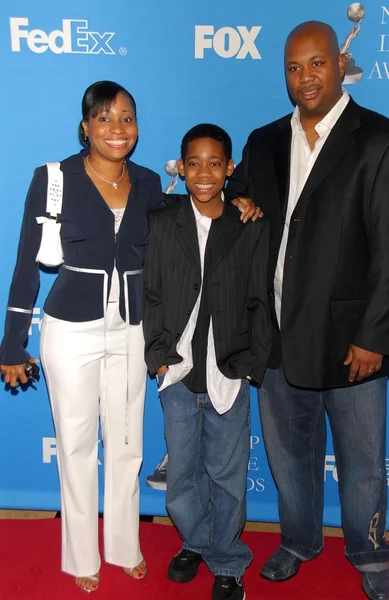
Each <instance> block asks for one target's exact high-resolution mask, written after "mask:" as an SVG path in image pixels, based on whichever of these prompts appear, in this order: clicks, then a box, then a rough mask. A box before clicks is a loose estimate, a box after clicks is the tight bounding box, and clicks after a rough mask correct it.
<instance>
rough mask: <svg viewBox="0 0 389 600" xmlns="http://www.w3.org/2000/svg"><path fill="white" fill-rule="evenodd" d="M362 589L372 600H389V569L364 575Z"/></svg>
mask: <svg viewBox="0 0 389 600" xmlns="http://www.w3.org/2000/svg"><path fill="white" fill-rule="evenodd" d="M362 589H363V591H364V592H365V594H366V596H367V597H368V598H370V600H389V569H386V570H385V571H378V572H377V573H370V572H367V571H366V572H365V573H363V574H362Z"/></svg>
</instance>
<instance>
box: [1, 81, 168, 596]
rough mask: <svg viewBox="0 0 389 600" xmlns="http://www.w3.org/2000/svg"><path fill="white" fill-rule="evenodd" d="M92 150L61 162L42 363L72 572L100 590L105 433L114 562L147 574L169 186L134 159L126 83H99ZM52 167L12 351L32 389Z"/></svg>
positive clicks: (5, 347)
mask: <svg viewBox="0 0 389 600" xmlns="http://www.w3.org/2000/svg"><path fill="white" fill-rule="evenodd" d="M82 114H83V119H82V122H81V124H80V131H79V133H80V139H81V143H82V144H83V145H84V147H85V148H86V149H84V150H83V151H82V152H81V153H80V154H77V155H74V156H70V157H69V158H67V159H65V160H64V161H62V163H61V170H62V171H63V181H64V183H63V204H62V213H61V214H60V215H58V221H59V222H60V223H61V230H60V235H61V242H62V248H63V254H64V264H63V265H62V266H61V267H60V269H59V273H58V277H57V279H56V280H55V282H54V285H53V287H52V288H51V291H50V293H49V295H48V298H47V300H46V303H45V306H44V312H45V314H44V317H43V323H42V329H41V360H42V365H43V368H44V372H45V376H46V381H47V386H48V391H49V395H50V402H51V408H52V413H53V419H54V424H55V430H56V435H57V458H58V469H59V478H60V484H61V516H62V569H63V570H64V571H65V572H67V573H70V574H71V575H73V576H74V577H75V581H76V584H77V585H78V586H79V587H80V588H81V589H83V590H85V591H88V592H91V591H94V590H96V589H97V587H98V583H99V578H100V556H99V550H98V529H97V528H98V473H97V464H98V459H97V447H98V423H99V417H100V418H101V428H102V434H103V444H104V472H105V476H104V481H105V491H104V555H105V560H106V561H107V562H110V563H113V564H116V565H120V566H121V567H123V568H124V570H125V572H126V573H127V574H128V575H131V576H133V577H135V578H142V577H144V576H145V574H146V564H145V561H144V560H143V557H142V554H141V551H140V548H139V539H138V527H139V486H138V473H139V469H140V466H141V461H142V428H143V407H144V397H145V385H146V366H145V363H144V359H143V351H144V348H143V346H144V341H143V334H142V326H141V324H140V322H141V307H142V295H143V287H142V284H143V275H142V270H143V259H144V253H145V248H146V244H147V237H148V231H149V226H148V213H149V211H150V210H153V209H155V208H157V207H161V206H163V205H164V199H163V196H162V192H161V185H160V179H159V177H158V175H156V174H155V173H153V172H152V171H150V170H148V169H146V168H144V167H140V166H138V165H136V164H135V163H133V162H131V161H130V160H129V159H128V155H129V153H130V152H131V150H132V149H133V147H134V145H135V143H136V141H137V137H138V127H137V121H136V104H135V100H134V99H133V97H132V96H131V94H130V93H129V92H127V91H126V90H125V89H124V88H123V87H121V86H120V85H118V84H116V83H113V82H110V81H102V82H98V83H95V84H93V85H91V86H90V87H89V88H88V89H87V90H86V92H85V94H84V98H83V101H82ZM47 181H48V175H47V167H46V166H44V167H40V168H38V169H36V171H35V175H34V178H33V181H32V183H31V186H30V190H29V192H28V196H27V200H26V207H25V213H24V219H23V225H22V231H21V237H20V243H19V249H18V257H17V265H16V268H15V272H14V276H13V280H12V284H11V290H10V296H9V306H8V311H7V318H6V327H5V336H4V339H3V342H2V346H1V351H0V363H1V370H2V372H3V374H4V380H5V381H6V382H7V383H10V385H11V386H16V385H18V381H20V382H21V383H25V382H26V380H27V379H26V376H25V374H24V364H25V363H26V361H27V360H28V359H29V358H30V357H29V354H28V353H27V352H26V350H25V349H24V342H25V340H26V338H27V335H28V328H29V325H30V320H31V314H32V309H33V304H34V299H35V296H36V293H37V290H38V285H39V268H38V263H37V262H36V256H37V253H38V249H39V246H40V241H41V235H42V233H41V227H42V225H40V224H38V223H37V217H41V216H42V215H45V214H46V196H47ZM107 300H108V301H107Z"/></svg>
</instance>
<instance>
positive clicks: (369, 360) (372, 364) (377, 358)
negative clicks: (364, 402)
mask: <svg viewBox="0 0 389 600" xmlns="http://www.w3.org/2000/svg"><path fill="white" fill-rule="evenodd" d="M382 358H383V356H382V354H377V352H370V351H369V350H364V349H363V348H359V347H358V346H354V345H353V344H351V346H350V348H349V351H348V354H347V358H346V360H345V361H344V363H343V364H344V365H350V373H349V377H348V380H349V381H350V382H351V383H352V382H353V381H355V379H356V380H357V381H362V379H365V378H366V377H370V376H371V375H373V373H376V372H377V371H379V370H380V369H381V366H382Z"/></svg>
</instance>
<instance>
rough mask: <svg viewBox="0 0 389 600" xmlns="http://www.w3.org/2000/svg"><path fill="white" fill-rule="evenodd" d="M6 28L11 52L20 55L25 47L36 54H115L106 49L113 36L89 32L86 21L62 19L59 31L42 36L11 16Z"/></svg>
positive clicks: (40, 30)
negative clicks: (8, 31)
mask: <svg viewBox="0 0 389 600" xmlns="http://www.w3.org/2000/svg"><path fill="white" fill-rule="evenodd" d="M10 29H11V49H12V52H21V50H22V48H23V46H24V44H26V45H27V47H28V48H29V50H31V52H34V53H36V54H42V53H43V52H46V51H47V50H50V51H51V52H54V54H100V52H102V53H103V54H115V52H114V50H113V49H112V48H111V46H110V42H111V40H112V38H113V36H114V35H115V33H113V32H112V31H106V32H104V33H99V32H98V31H91V30H89V25H88V21H87V20H78V19H62V29H55V30H54V31H51V32H50V33H46V32H45V31H43V30H42V29H30V28H29V20H28V19H27V18H25V17H11V18H10ZM23 40H25V42H24V41H23Z"/></svg>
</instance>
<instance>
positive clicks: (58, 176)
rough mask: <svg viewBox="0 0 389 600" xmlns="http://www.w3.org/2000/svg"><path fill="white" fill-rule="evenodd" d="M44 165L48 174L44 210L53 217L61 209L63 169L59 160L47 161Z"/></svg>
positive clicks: (59, 212)
mask: <svg viewBox="0 0 389 600" xmlns="http://www.w3.org/2000/svg"><path fill="white" fill-rule="evenodd" d="M45 165H46V167H47V175H48V180H47V202H46V212H48V213H50V217H51V218H52V219H55V218H56V217H57V215H59V214H61V211H62V197H63V171H61V163H59V162H48V163H45Z"/></svg>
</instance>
